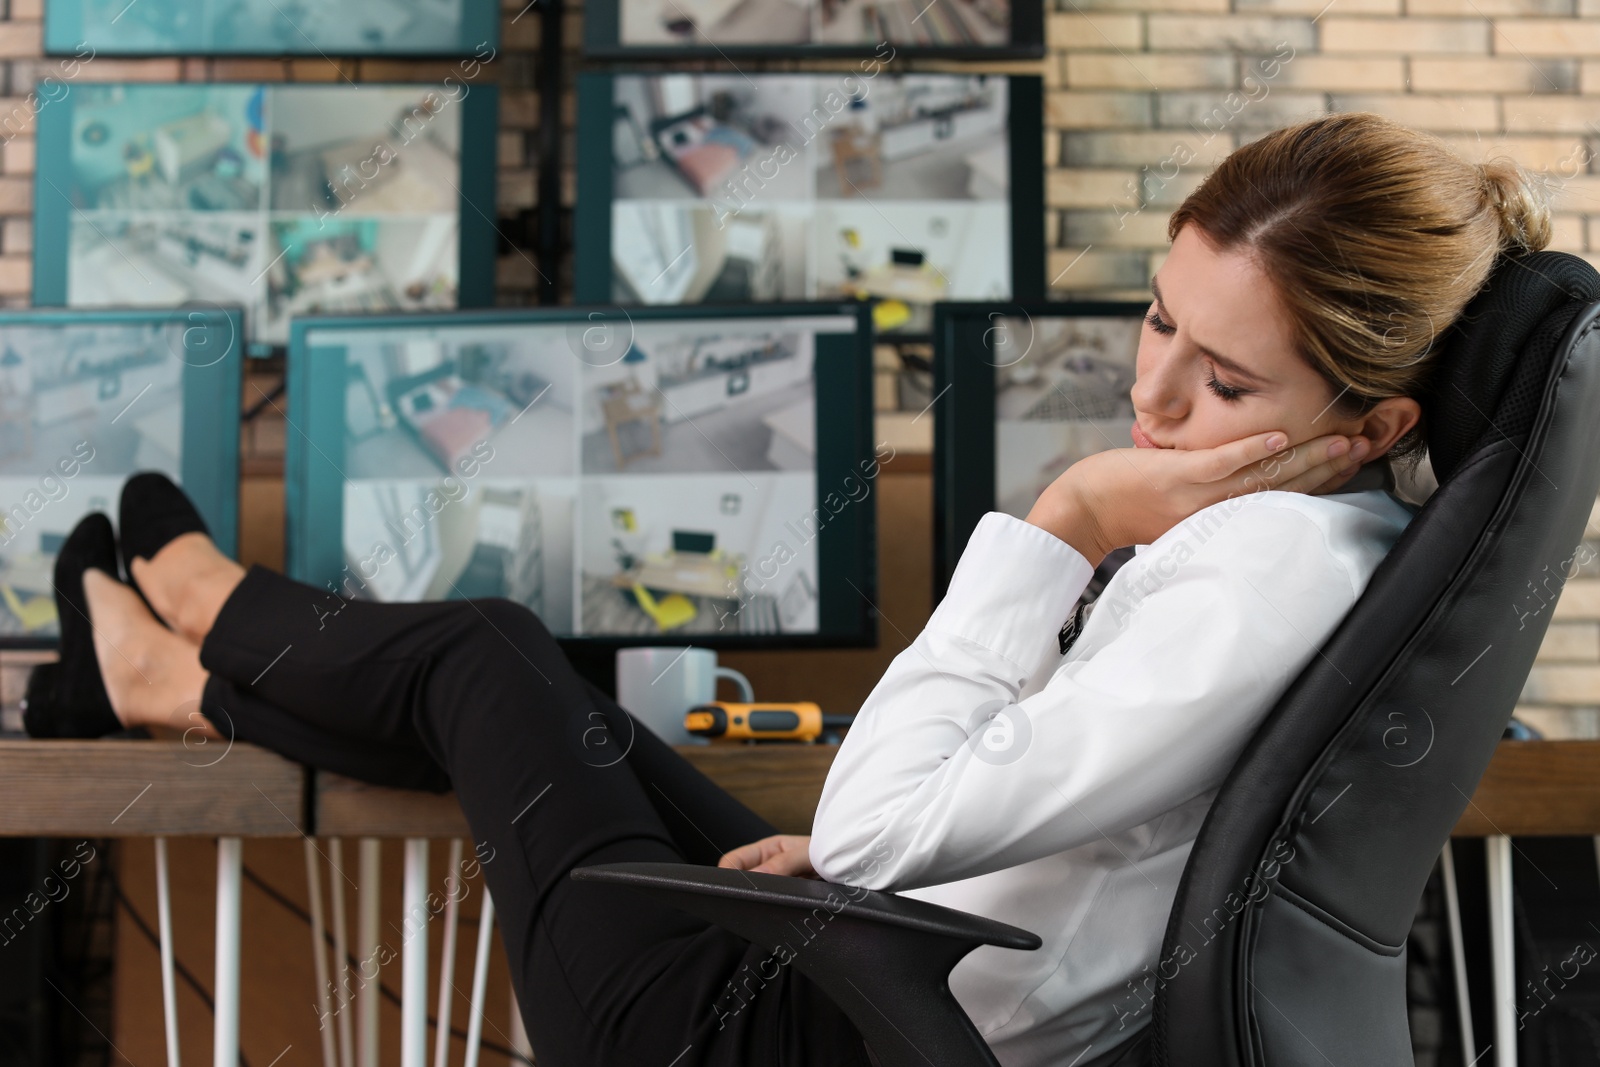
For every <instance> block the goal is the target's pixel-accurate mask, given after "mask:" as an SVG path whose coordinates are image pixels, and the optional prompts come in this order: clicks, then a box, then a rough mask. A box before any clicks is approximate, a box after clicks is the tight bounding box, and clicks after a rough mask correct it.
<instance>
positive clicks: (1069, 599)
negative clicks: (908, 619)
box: [928, 511, 1094, 670]
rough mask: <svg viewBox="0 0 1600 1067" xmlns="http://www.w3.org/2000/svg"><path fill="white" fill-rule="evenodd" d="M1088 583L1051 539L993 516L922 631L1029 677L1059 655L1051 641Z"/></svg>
mask: <svg viewBox="0 0 1600 1067" xmlns="http://www.w3.org/2000/svg"><path fill="white" fill-rule="evenodd" d="M1093 575H1094V567H1093V566H1092V565H1091V564H1090V563H1089V561H1088V560H1087V559H1085V558H1084V556H1083V553H1081V552H1079V551H1078V550H1077V549H1075V548H1073V547H1072V546H1071V545H1069V544H1067V543H1066V542H1065V541H1063V540H1061V538H1059V537H1057V536H1056V535H1055V534H1052V533H1050V532H1049V531H1048V530H1045V529H1042V528H1041V527H1038V526H1035V525H1033V523H1031V522H1024V521H1023V520H1022V519H1019V518H1016V517H1015V516H1013V515H1007V514H1005V513H1004V512H999V511H991V512H989V513H988V514H987V515H985V516H984V517H983V518H982V519H979V520H978V525H977V528H976V529H974V530H973V531H972V538H971V539H970V540H969V541H968V542H967V547H966V549H965V550H964V551H963V552H962V553H961V560H960V562H959V563H957V564H956V569H955V573H954V574H953V575H952V576H951V578H950V588H949V590H948V591H947V592H946V593H945V595H944V599H943V600H941V601H940V602H939V606H938V607H937V608H935V609H934V612H933V615H932V617H930V618H929V619H928V629H930V630H939V631H941V632H944V633H950V634H955V635H957V636H959V637H963V638H966V639H967V640H969V641H972V642H974V643H976V644H979V645H982V646H983V647H985V648H988V649H992V650H993V651H995V652H997V653H999V654H1000V655H1002V656H1004V657H1005V658H1006V659H1008V660H1010V661H1011V662H1012V663H1015V664H1017V665H1018V666H1020V667H1023V668H1024V669H1027V670H1032V669H1034V668H1035V667H1036V666H1037V665H1039V664H1041V663H1044V662H1046V661H1047V657H1049V658H1057V657H1059V656H1060V655H1061V646H1060V644H1059V643H1058V641H1057V635H1058V634H1059V633H1060V632H1061V627H1062V624H1063V623H1065V622H1066V621H1067V617H1068V616H1069V615H1071V614H1072V609H1073V607H1074V606H1075V605H1076V604H1077V602H1078V597H1080V596H1081V595H1082V594H1083V591H1084V590H1085V589H1086V588H1088V586H1089V579H1090V578H1091V577H1093Z"/></svg>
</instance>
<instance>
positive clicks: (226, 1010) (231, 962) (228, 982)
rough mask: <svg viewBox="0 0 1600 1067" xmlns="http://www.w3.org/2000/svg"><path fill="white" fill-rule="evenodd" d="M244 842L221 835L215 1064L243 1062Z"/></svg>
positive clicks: (231, 1066) (217, 1066) (223, 1066)
mask: <svg viewBox="0 0 1600 1067" xmlns="http://www.w3.org/2000/svg"><path fill="white" fill-rule="evenodd" d="M243 866H244V843H243V842H242V841H241V840H240V839H239V838H237V837H219V838H217V977H216V982H215V984H214V986H213V987H212V988H213V989H215V990H216V992H215V993H214V994H213V995H214V997H215V1003H216V1024H215V1027H214V1030H213V1036H212V1042H211V1064H212V1067H238V1064H239V882H240V876H241V873H242V868H243Z"/></svg>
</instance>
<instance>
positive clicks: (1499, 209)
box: [1477, 158, 1551, 254]
mask: <svg viewBox="0 0 1600 1067" xmlns="http://www.w3.org/2000/svg"><path fill="white" fill-rule="evenodd" d="M1477 167H1478V174H1479V175H1480V176H1481V178H1482V181H1483V189H1484V195H1485V196H1486V197H1487V198H1488V202H1489V206H1490V208H1491V210H1493V211H1494V212H1495V213H1496V214H1498V215H1499V216H1500V250H1501V251H1502V252H1509V253H1512V254H1522V253H1526V252H1537V251H1539V250H1540V249H1542V248H1544V247H1545V246H1546V245H1548V244H1549V243H1550V233H1551V229H1550V205H1549V201H1548V199H1547V198H1546V196H1545V191H1544V185H1543V183H1542V182H1536V181H1535V180H1534V178H1533V177H1532V176H1531V175H1530V174H1529V173H1528V171H1526V170H1525V169H1524V168H1523V167H1522V166H1521V165H1520V164H1519V163H1517V162H1515V161H1514V160H1510V159H1505V158H1500V159H1492V160H1489V161H1488V162H1486V163H1479V164H1477Z"/></svg>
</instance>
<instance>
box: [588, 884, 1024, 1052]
mask: <svg viewBox="0 0 1600 1067" xmlns="http://www.w3.org/2000/svg"><path fill="white" fill-rule="evenodd" d="M572 877H573V879H575V880H576V881H580V882H600V883H605V884H609V885H620V886H626V887H630V888H633V889H636V890H640V891H645V892H650V893H653V894H655V895H656V897H657V898H658V899H660V900H663V901H665V902H666V903H668V904H670V905H672V906H673V907H675V908H678V909H679V910H681V911H686V912H688V913H689V914H691V915H695V916H698V917H699V918H702V919H705V920H707V921H708V922H712V923H715V924H716V925H718V926H721V927H723V928H725V929H727V930H729V931H731V932H733V933H735V934H738V935H739V936H740V937H742V938H744V939H745V940H747V941H750V942H752V943H754V944H757V945H760V946H761V947H762V948H764V949H767V950H768V951H769V952H771V953H773V959H774V960H775V961H776V965H782V964H786V963H792V964H794V966H795V967H797V968H799V970H800V972H801V973H802V974H804V975H805V976H806V977H807V978H809V979H811V980H812V981H813V982H816V983H817V985H818V986H820V987H821V988H822V990H823V991H824V992H825V993H827V994H828V996H829V997H830V998H831V999H832V1000H833V1001H834V1003H836V1004H837V1005H838V1006H839V1008H840V1009H841V1010H842V1011H844V1013H845V1014H846V1015H848V1016H849V1017H850V1020H851V1021H852V1022H853V1023H855V1025H856V1029H857V1030H859V1031H860V1032H861V1035H862V1037H864V1038H865V1039H866V1042H867V1045H868V1047H869V1048H870V1049H871V1050H872V1053H873V1055H874V1057H875V1058H876V1059H877V1062H878V1064H879V1065H880V1067H927V1065H928V1064H929V1063H938V1064H941V1065H946V1064H948V1065H949V1067H998V1062H997V1061H996V1060H995V1058H994V1054H993V1053H992V1052H990V1051H989V1046H988V1044H987V1043H986V1042H985V1041H984V1040H983V1037H982V1035H980V1034H979V1033H978V1030H977V1028H976V1027H975V1026H973V1025H972V1022H971V1020H969V1019H968V1018H967V1015H966V1013H965V1012H964V1011H963V1010H962V1009H961V1005H960V1004H958V1003H957V1002H956V999H955V997H953V996H952V995H951V994H950V987H949V985H948V984H947V976H948V975H949V973H950V969H951V968H952V967H954V966H955V965H956V964H957V963H958V962H959V961H960V960H961V959H962V957H964V956H966V954H967V953H969V952H971V951H972V950H973V949H974V948H977V947H978V946H979V945H993V946H996V947H998V948H1012V949H1021V950H1026V951H1031V950H1033V949H1037V948H1038V947H1039V946H1040V945H1041V944H1043V942H1042V941H1040V939H1039V937H1038V936H1037V935H1035V934H1031V933H1029V932H1028V931H1026V930H1021V929H1018V928H1017V927H1015V926H1008V925H1006V924H1005V923H1001V922H996V921H995V920H993V919H987V918H984V917H982V916H978V915H968V914H966V913H965V912H960V911H955V910H954V909H951V908H945V907H941V906H939V905H937V904H930V903H928V902H927V901H924V900H913V899H909V898H904V897H898V896H895V895H894V894H893V893H884V892H878V891H875V890H870V889H859V888H855V887H853V886H846V885H834V884H832V883H829V882H823V881H818V880H816V879H812V878H786V877H783V876H782V875H776V874H766V873H764V872H755V871H737V870H733V869H731V868H727V867H708V866H701V865H697V864H688V863H603V864H598V865H596V866H593V867H579V868H577V869H575V870H574V871H573V872H572ZM761 970H763V971H767V970H770V968H768V967H763V968H761ZM775 973H776V972H775V971H771V972H770V973H766V974H762V975H761V977H762V978H764V979H766V980H770V979H771V978H772V977H773V975H774V974H775ZM731 977H732V976H730V978H731ZM857 979H859V980H860V981H857ZM863 986H865V987H866V988H863ZM730 988H732V986H731V982H730ZM869 991H870V992H869ZM735 995H737V994H735Z"/></svg>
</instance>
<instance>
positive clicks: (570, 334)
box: [286, 303, 878, 647]
mask: <svg viewBox="0 0 1600 1067" xmlns="http://www.w3.org/2000/svg"><path fill="white" fill-rule="evenodd" d="M869 346H870V330H869V322H868V314H867V312H866V310H865V309H864V308H863V307H862V306H861V305H859V304H838V303H835V304H806V305H783V306H774V307H764V308H759V309H755V308H749V309H727V308H722V309H692V310H691V309H644V310H639V311H635V312H632V313H631V315H630V314H629V313H627V312H625V311H620V310H616V309H613V310H611V311H600V310H594V309H585V308H559V309H556V308H551V309H540V310H526V311H525V310H515V311H513V310H505V311H492V312H490V311H486V312H473V313H467V312H461V313H456V314H443V315H413V316H389V317H379V318H375V319H367V318H357V317H354V316H350V317H328V318H308V319H300V320H297V321H296V322H295V325H294V330H293V340H292V343H291V346H290V352H289V365H288V380H289V407H290V410H289V417H290V418H291V419H292V420H293V421H294V423H295V424H296V426H297V428H298V429H299V430H301V431H303V433H302V434H293V435H291V436H290V438H289V450H288V454H287V459H286V479H287V500H288V539H287V553H286V554H287V565H288V572H289V573H290V575H291V576H293V577H295V578H298V579H300V580H302V581H305V582H308V583H310V584H312V585H315V586H318V587H319V588H323V589H326V590H328V596H329V601H328V603H329V610H330V611H335V610H338V608H339V605H340V604H342V603H343V602H347V601H349V600H353V599H367V600H379V601H417V600H460V599H469V598H474V597H507V598H510V599H512V600H515V601H517V602H519V603H522V604H524V605H526V606H527V607H529V608H530V609H532V610H533V611H535V612H536V613H537V614H538V615H539V616H540V617H541V618H542V619H543V620H544V623H545V625H546V626H548V627H549V629H550V630H551V632H552V633H554V634H555V635H556V636H557V637H559V638H563V639H568V640H575V641H581V642H585V643H589V642H609V643H616V644H649V643H660V642H662V641H668V642H669V643H683V642H689V641H692V642H693V643H695V644H709V645H713V646H727V647H741V646H745V647H748V646H757V647H759V646H793V645H802V646H803V645H852V644H862V643H867V644H870V643H872V642H873V641H875V640H876V623H875V617H874V614H873V608H872V598H873V597H874V595H875V594H874V593H873V589H874V588H875V577H874V566H873V560H874V559H875V558H876V550H875V545H876V542H875V541H874V533H873V531H874V526H875V523H874V502H875V498H874V497H873V496H872V495H871V488H872V484H873V483H872V479H873V478H875V477H876V475H877V470H878V457H877V456H876V453H875V449H874V447H873V442H872V412H871V397H870V365H871V358H870V347H869Z"/></svg>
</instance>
